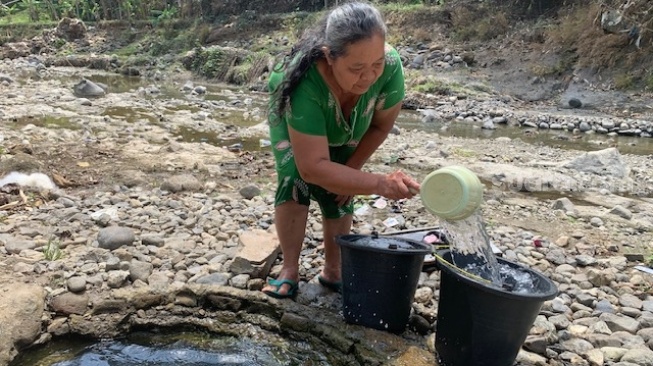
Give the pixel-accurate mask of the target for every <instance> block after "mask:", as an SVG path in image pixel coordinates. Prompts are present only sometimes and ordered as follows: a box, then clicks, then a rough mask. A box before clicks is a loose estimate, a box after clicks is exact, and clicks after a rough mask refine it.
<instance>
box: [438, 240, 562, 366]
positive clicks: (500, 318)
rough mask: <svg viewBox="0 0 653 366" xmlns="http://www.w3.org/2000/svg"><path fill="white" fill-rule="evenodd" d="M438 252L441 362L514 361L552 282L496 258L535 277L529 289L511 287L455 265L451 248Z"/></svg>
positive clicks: (502, 364)
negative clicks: (512, 289)
mask: <svg viewBox="0 0 653 366" xmlns="http://www.w3.org/2000/svg"><path fill="white" fill-rule="evenodd" d="M438 254H439V255H440V256H441V258H442V259H440V258H438V261H437V264H438V267H439V268H440V270H441V277H440V299H439V301H438V317H437V324H436V335H435V349H436V353H437V358H438V360H439V362H440V366H512V365H513V363H514V361H515V358H516V357H517V354H518V353H519V349H520V348H521V346H522V345H523V343H524V341H525V340H526V337H527V336H528V332H529V331H530V329H531V326H532V325H533V322H534V321H535V318H536V317H537V315H538V313H539V311H540V308H541V306H542V304H543V303H544V301H546V300H550V299H553V298H554V297H555V296H556V295H557V293H558V289H557V287H556V285H555V283H553V281H551V280H550V279H549V278H547V277H545V276H544V275H542V274H541V273H539V272H537V271H534V270H531V269H529V268H526V267H523V266H521V265H519V264H516V263H512V262H510V261H507V260H505V259H502V258H497V260H498V262H499V264H505V265H508V266H509V267H510V268H511V269H516V270H519V271H523V272H527V273H528V274H529V275H530V276H531V278H532V279H533V285H534V289H535V291H533V293H515V292H510V291H507V290H503V289H500V288H498V287H494V286H492V285H491V284H489V283H487V282H482V281H480V280H475V279H473V278H472V277H470V276H468V275H466V274H465V273H464V272H462V271H461V270H460V269H458V268H456V267H453V266H452V265H451V264H450V263H451V253H450V251H449V250H445V251H441V252H439V253H438ZM443 260H444V261H446V262H445V263H443Z"/></svg>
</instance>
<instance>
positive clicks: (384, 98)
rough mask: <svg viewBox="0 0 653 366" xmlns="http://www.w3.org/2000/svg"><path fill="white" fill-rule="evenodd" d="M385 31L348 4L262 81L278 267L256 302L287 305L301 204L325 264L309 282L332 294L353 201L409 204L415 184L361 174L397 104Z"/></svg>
mask: <svg viewBox="0 0 653 366" xmlns="http://www.w3.org/2000/svg"><path fill="white" fill-rule="evenodd" d="M385 36H386V26H385V24H384V21H383V18H382V16H381V14H380V12H379V11H378V10H377V9H376V8H375V7H373V6H372V5H370V4H367V3H362V2H352V3H347V4H344V5H341V6H339V7H337V8H335V9H333V10H332V11H331V12H330V13H329V14H327V15H326V16H325V17H324V18H323V19H322V20H321V21H320V22H318V23H317V24H316V25H315V27H313V28H312V29H309V30H307V31H306V32H305V34H304V35H303V36H302V38H301V39H300V40H299V42H298V43H297V44H296V45H295V46H294V47H293V48H292V50H291V52H290V54H289V55H287V57H286V58H285V60H284V62H282V63H281V64H280V65H278V66H277V67H276V68H275V70H274V72H273V73H272V75H271V76H270V80H269V88H270V92H271V98H270V113H269V116H268V120H269V124H270V134H271V141H272V147H273V151H274V156H275V159H276V170H277V174H278V187H277V191H276V197H275V225H276V229H277V233H278V236H279V241H280V243H281V250H282V252H283V267H282V269H281V272H280V273H279V276H278V278H277V279H270V280H269V281H268V285H267V286H266V287H265V288H263V292H264V293H266V294H268V295H270V296H273V297H276V298H284V297H292V296H294V295H295V294H296V292H297V288H298V281H299V256H300V252H301V249H302V244H303V241H304V236H305V231H306V222H307V217H308V209H309V204H310V201H311V199H313V200H315V201H317V203H318V204H319V206H320V209H321V211H322V216H323V219H324V220H323V228H324V254H325V263H324V268H323V269H322V271H321V273H320V275H319V276H318V280H319V282H320V283H321V284H322V285H323V286H326V287H328V288H330V289H332V290H334V291H338V290H339V288H340V278H341V277H340V276H341V275H340V267H341V266H340V248H339V247H338V245H337V244H336V243H335V237H336V236H337V235H340V234H348V233H349V232H350V230H351V225H352V214H353V203H352V197H353V196H354V195H359V194H360V195H370V194H378V195H381V196H384V197H387V198H389V199H402V198H410V197H412V196H413V195H414V194H415V193H416V192H417V191H418V190H419V183H418V182H416V181H415V180H414V179H412V178H410V177H408V176H407V175H406V174H404V173H403V172H401V171H396V172H394V173H392V174H387V175H385V174H374V173H369V172H364V171H362V170H361V168H362V167H363V165H364V164H365V162H366V161H367V160H368V159H369V157H370V156H371V155H372V154H373V153H374V151H376V149H377V148H378V147H379V146H380V145H381V144H382V143H383V141H384V140H385V139H386V137H387V136H388V133H389V131H390V130H391V129H392V127H393V125H394V122H395V119H396V118H397V115H398V114H399V111H400V109H401V104H402V103H401V102H402V100H403V98H404V94H405V90H404V76H403V69H402V64H401V59H400V57H399V54H398V53H397V51H396V50H395V49H393V48H392V47H390V46H388V45H387V44H386V43H385Z"/></svg>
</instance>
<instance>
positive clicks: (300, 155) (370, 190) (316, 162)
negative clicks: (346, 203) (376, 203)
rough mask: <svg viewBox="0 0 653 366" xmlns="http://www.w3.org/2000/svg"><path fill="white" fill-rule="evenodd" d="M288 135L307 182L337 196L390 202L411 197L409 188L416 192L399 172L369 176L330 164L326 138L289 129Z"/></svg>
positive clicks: (412, 184)
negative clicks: (373, 196)
mask: <svg viewBox="0 0 653 366" xmlns="http://www.w3.org/2000/svg"><path fill="white" fill-rule="evenodd" d="M288 132H289V134H290V141H291V144H292V149H293V153H294V158H295V164H296V165H297V169H298V170H299V174H300V175H301V177H302V179H304V180H305V181H306V182H308V183H312V184H315V185H318V186H320V187H322V188H324V189H326V190H327V191H329V192H333V193H335V194H339V195H347V196H353V195H359V194H360V195H370V194H379V195H381V196H384V197H386V198H389V199H401V198H407V197H412V196H413V193H411V191H410V190H409V187H411V188H413V189H417V190H419V183H417V182H415V181H414V180H413V179H411V178H410V177H408V176H407V175H405V174H404V173H402V172H395V173H392V174H389V175H380V174H372V173H366V172H363V171H360V170H358V169H354V168H351V167H349V166H346V165H343V164H338V163H334V162H332V161H331V160H330V158H329V147H328V143H327V139H326V137H325V136H313V135H308V134H304V133H301V132H298V131H296V130H295V129H293V128H292V127H290V126H288ZM386 135H387V134H386Z"/></svg>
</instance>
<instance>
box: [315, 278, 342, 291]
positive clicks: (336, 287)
mask: <svg viewBox="0 0 653 366" xmlns="http://www.w3.org/2000/svg"><path fill="white" fill-rule="evenodd" d="M317 281H318V282H319V283H320V285H322V286H324V287H326V288H328V289H329V290H331V291H333V292H338V293H340V292H341V291H342V282H340V281H338V282H333V281H329V280H327V279H326V278H324V277H322V275H317Z"/></svg>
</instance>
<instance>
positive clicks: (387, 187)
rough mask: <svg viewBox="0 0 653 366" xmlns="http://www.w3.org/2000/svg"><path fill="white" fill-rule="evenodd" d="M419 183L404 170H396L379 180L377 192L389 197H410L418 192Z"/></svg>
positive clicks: (398, 198) (395, 198) (394, 198)
mask: <svg viewBox="0 0 653 366" xmlns="http://www.w3.org/2000/svg"><path fill="white" fill-rule="evenodd" d="M419 188H420V184H419V183H418V182H417V181H415V180H414V179H413V178H411V177H409V176H408V175H406V174H405V173H404V172H402V171H400V170H397V171H396V172H394V173H390V174H388V175H386V176H384V177H383V178H381V179H380V180H379V185H378V194H379V195H381V196H383V197H385V198H388V199H391V200H400V199H402V198H412V197H414V196H415V195H416V194H417V193H419Z"/></svg>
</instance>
